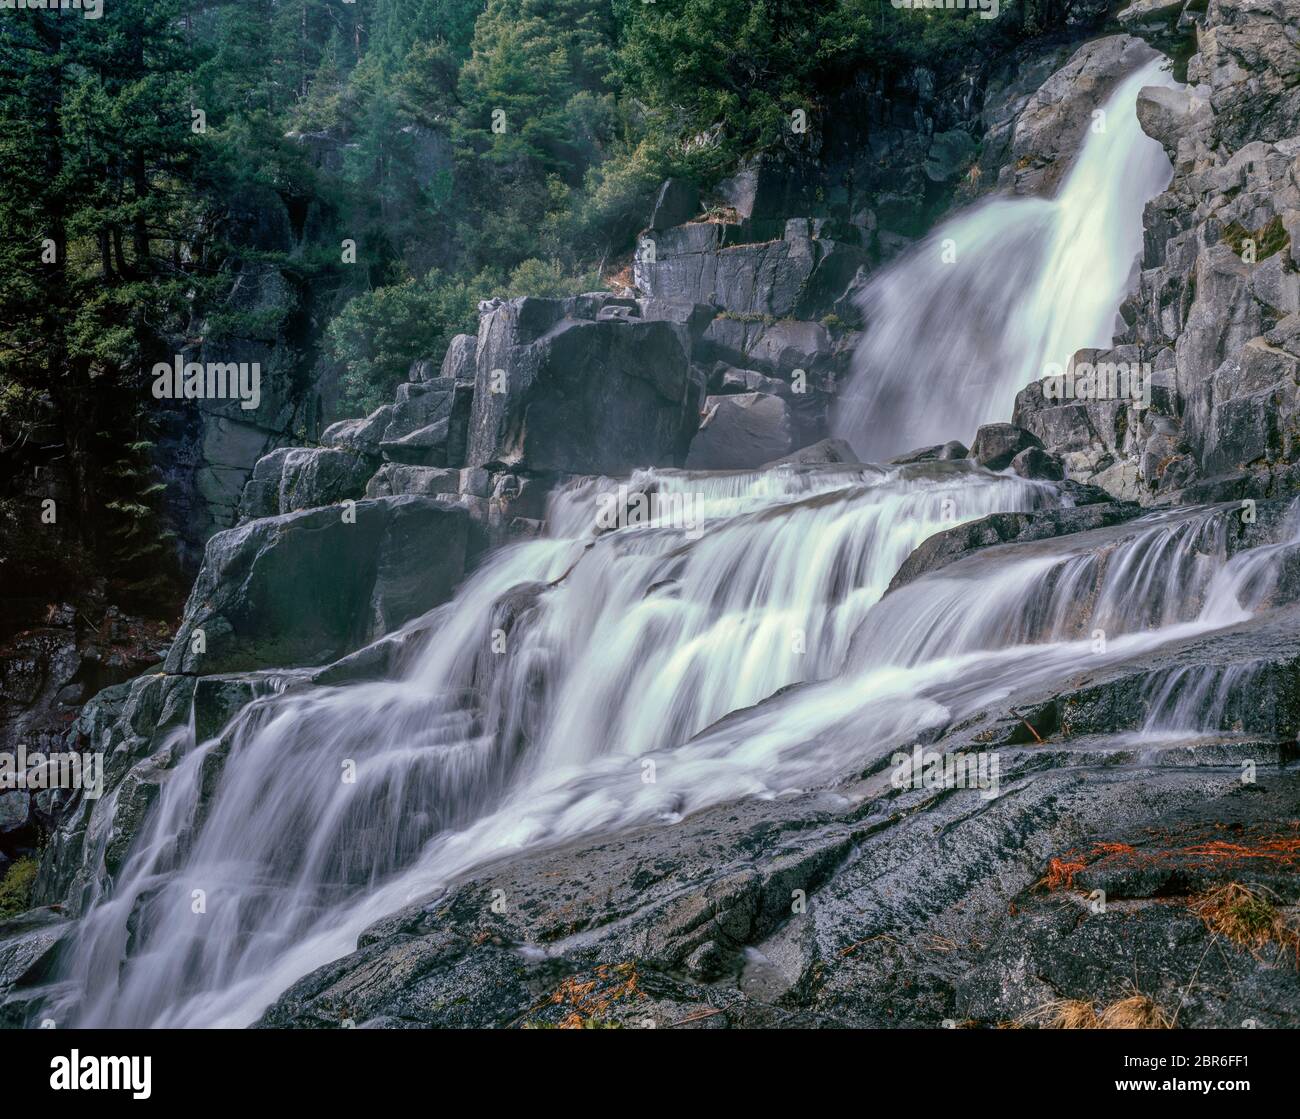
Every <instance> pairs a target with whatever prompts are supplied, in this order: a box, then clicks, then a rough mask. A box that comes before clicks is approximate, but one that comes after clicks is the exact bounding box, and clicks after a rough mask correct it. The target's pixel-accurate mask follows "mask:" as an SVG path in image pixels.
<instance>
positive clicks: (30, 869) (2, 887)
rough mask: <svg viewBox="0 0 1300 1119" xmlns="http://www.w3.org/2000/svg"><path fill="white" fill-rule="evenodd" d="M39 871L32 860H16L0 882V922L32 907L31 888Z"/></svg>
mask: <svg viewBox="0 0 1300 1119" xmlns="http://www.w3.org/2000/svg"><path fill="white" fill-rule="evenodd" d="M38 869H39V867H38V866H37V863H36V860H35V859H33V858H25V859H16V860H15V861H14V862H13V863H12V864H11V865H10V867H9V869H8V870H7V871H6V872H5V876H4V880H3V881H0V921H4V920H8V919H9V918H10V917H16V916H17V915H18V914H19V913H22V912H24V911H26V910H28V909H30V908H31V906H32V887H33V886H35V885H36V872H37V870H38Z"/></svg>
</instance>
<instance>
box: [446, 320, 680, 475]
mask: <svg viewBox="0 0 1300 1119" xmlns="http://www.w3.org/2000/svg"><path fill="white" fill-rule="evenodd" d="M580 298H581V297H580ZM576 310H577V308H575V307H574V306H573V305H572V301H570V303H569V304H568V305H566V303H565V302H563V301H560V300H553V299H531V298H524V299H513V300H509V301H507V302H502V303H497V304H495V305H489V306H487V307H486V308H485V311H484V314H483V319H482V322H481V324H480V331H479V346H478V380H477V382H476V384H475V388H474V402H473V409H472V413H471V419H470V432H469V448H468V453H467V465H469V466H471V467H477V466H489V465H500V466H509V467H516V468H526V469H529V470H541V471H559V472H565V473H573V474H620V473H628V472H630V471H631V470H633V469H635V468H637V467H641V466H665V465H673V464H675V463H676V462H678V461H680V456H681V454H682V452H683V450H684V447H685V444H686V441H687V440H688V439H689V437H690V434H691V432H692V431H693V430H694V427H695V413H696V395H695V392H696V390H695V384H694V381H693V379H692V376H691V370H690V362H689V359H688V356H687V355H688V351H689V338H688V335H687V331H686V328H685V327H684V326H682V325H679V324H677V323H673V322H668V321H652V322H646V321H644V320H634V321H631V322H615V321H604V322H592V321H588V320H582V319H576V318H574V317H572V315H573V313H575V312H576Z"/></svg>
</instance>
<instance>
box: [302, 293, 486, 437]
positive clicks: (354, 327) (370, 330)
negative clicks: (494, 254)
mask: <svg viewBox="0 0 1300 1119" xmlns="http://www.w3.org/2000/svg"><path fill="white" fill-rule="evenodd" d="M483 285H484V281H483V280H478V281H470V282H466V281H457V280H446V279H444V278H443V277H442V276H441V275H440V274H438V273H436V272H431V273H429V275H427V276H425V277H423V278H421V279H418V280H416V279H407V280H405V281H403V282H402V283H398V284H390V285H388V286H387V287H382V288H377V289H375V290H374V291H368V292H366V293H364V294H363V295H359V296H357V297H356V298H355V299H353V300H352V301H351V302H350V303H348V305H347V306H346V307H344V308H343V310H342V311H341V312H340V313H339V314H338V316H337V317H336V318H335V319H334V321H333V322H331V323H330V325H329V330H328V335H327V338H328V341H327V349H328V352H329V355H330V357H331V358H333V360H334V361H335V362H337V363H338V364H339V366H340V367H341V369H342V374H341V377H340V383H341V387H342V393H343V399H344V403H345V404H346V405H347V406H348V407H349V408H351V409H353V410H356V411H360V412H370V411H373V410H374V409H375V408H378V407H379V406H380V405H381V404H387V403H389V402H390V401H391V400H392V396H393V390H394V389H395V388H396V387H397V385H399V384H400V383H401V382H402V381H404V380H406V374H407V370H408V368H409V366H410V364H411V362H412V361H414V360H415V359H417V358H421V357H429V358H433V359H434V360H441V358H442V355H443V354H444V353H445V352H446V349H447V344H448V342H450V341H451V338H452V335H454V334H458V333H463V332H465V331H467V330H472V329H473V327H474V318H475V310H476V307H477V305H478V300H479V299H480V298H482V297H483V296H484V295H485V294H486V292H485V291H484V287H483Z"/></svg>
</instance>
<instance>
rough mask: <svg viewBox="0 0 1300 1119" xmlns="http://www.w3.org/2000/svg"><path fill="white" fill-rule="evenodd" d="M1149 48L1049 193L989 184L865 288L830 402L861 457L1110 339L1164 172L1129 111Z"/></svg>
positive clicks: (942, 424)
mask: <svg viewBox="0 0 1300 1119" xmlns="http://www.w3.org/2000/svg"><path fill="white" fill-rule="evenodd" d="M1168 65H1169V64H1168V62H1167V61H1166V60H1164V59H1159V58H1158V59H1155V60H1153V61H1151V62H1149V63H1148V64H1147V65H1145V66H1143V67H1142V68H1141V69H1140V70H1138V71H1137V72H1135V73H1134V74H1132V75H1130V76H1129V77H1128V78H1126V79H1124V81H1122V82H1121V83H1120V84H1119V85H1118V86H1117V87H1116V89H1115V91H1114V92H1113V93H1112V94H1111V96H1110V98H1109V99H1108V100H1107V102H1106V104H1105V106H1104V107H1103V112H1104V116H1102V117H1099V118H1097V128H1098V130H1096V131H1092V130H1090V131H1089V132H1088V134H1087V138H1086V140H1085V142H1084V145H1083V149H1082V151H1081V152H1080V153H1079V156H1078V158H1077V159H1076V160H1075V162H1074V165H1073V167H1072V168H1071V169H1070V171H1069V173H1068V175H1067V176H1066V178H1065V181H1064V183H1063V184H1062V186H1061V189H1060V192H1059V193H1058V195H1057V196H1056V197H1055V198H1052V199H1046V198H993V199H990V200H989V201H986V202H983V203H981V204H979V205H977V206H974V207H972V208H971V209H970V210H967V211H966V212H964V213H962V214H960V215H958V216H957V217H955V218H954V219H953V220H951V221H949V222H947V223H946V224H944V225H943V226H941V227H940V228H939V229H937V230H936V231H935V232H934V233H932V234H931V235H930V236H929V237H927V238H926V239H925V240H924V241H923V242H922V243H921V244H920V245H918V246H917V247H916V248H915V249H913V250H912V251H910V252H908V253H907V254H905V255H904V256H903V257H902V258H901V259H900V260H898V261H897V262H896V263H895V264H894V265H892V266H891V267H890V268H888V269H886V270H884V271H883V272H881V273H880V274H879V275H878V276H877V277H876V278H875V279H874V280H873V281H872V282H871V283H870V284H869V285H868V287H867V289H866V291H865V292H864V293H863V298H862V307H863V312H864V314H865V317H866V322H867V335H866V339H865V341H864V343H863V345H862V346H861V347H860V348H859V350H858V352H857V353H856V354H855V355H854V373H853V379H852V380H851V382H850V384H849V387H848V391H847V392H846V393H845V394H844V396H843V397H842V399H841V401H840V404H839V408H838V410H837V414H836V420H835V428H836V434H837V435H840V436H842V437H843V438H845V439H847V440H848V441H849V442H850V443H851V444H852V445H853V447H854V449H855V450H856V451H857V452H858V454H859V455H861V456H862V457H863V458H864V459H868V460H883V459H887V458H890V457H891V456H893V455H897V454H900V453H902V452H904V451H908V450H911V449H912V448H915V447H924V446H929V445H932V444H935V443H944V442H946V441H947V440H949V439H960V440H963V441H964V442H967V443H969V442H970V440H971V439H972V438H973V437H974V435H975V431H976V429H977V428H978V427H979V426H980V424H984V423H990V422H992V421H997V420H1008V419H1010V418H1011V409H1012V405H1013V404H1014V403H1015V398H1016V393H1017V392H1019V391H1020V389H1022V388H1024V387H1025V385H1027V384H1028V383H1029V382H1030V381H1033V380H1036V379H1037V378H1039V377H1042V376H1043V375H1044V373H1045V371H1046V368H1047V366H1048V365H1049V363H1055V364H1058V365H1060V366H1061V367H1062V368H1064V366H1065V364H1066V363H1067V362H1068V361H1069V359H1070V357H1071V356H1072V355H1073V354H1074V353H1075V351H1076V350H1081V349H1084V348H1087V347H1097V348H1105V347H1106V346H1109V345H1110V342H1111V339H1112V337H1113V334H1114V326H1115V320H1116V313H1117V311H1118V309H1119V305H1120V303H1121V302H1122V300H1123V297H1124V293H1125V291H1126V289H1127V288H1128V286H1129V283H1130V281H1131V279H1132V271H1133V267H1134V264H1135V262H1136V259H1137V256H1138V253H1139V251H1140V250H1141V248H1142V210H1143V207H1144V206H1145V205H1146V203H1147V202H1148V201H1149V200H1150V199H1152V198H1154V197H1155V196H1156V195H1157V194H1159V193H1160V191H1161V190H1163V189H1164V188H1165V187H1166V186H1167V185H1168V183H1169V179H1170V176H1171V174H1172V168H1171V167H1170V165H1169V161H1168V159H1166V158H1165V154H1164V151H1163V150H1162V149H1161V147H1160V145H1159V144H1158V143H1157V142H1156V141H1155V140H1152V139H1151V138H1150V137H1149V136H1147V135H1146V134H1145V133H1144V132H1143V131H1142V129H1141V127H1140V126H1139V125H1138V119H1137V112H1136V105H1137V95H1138V91H1139V90H1140V89H1141V88H1142V87H1143V86H1150V85H1161V86H1174V85H1176V84H1177V83H1176V82H1175V81H1174V79H1173V76H1172V75H1171V74H1170V73H1169V72H1168V69H1167V67H1168Z"/></svg>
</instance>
